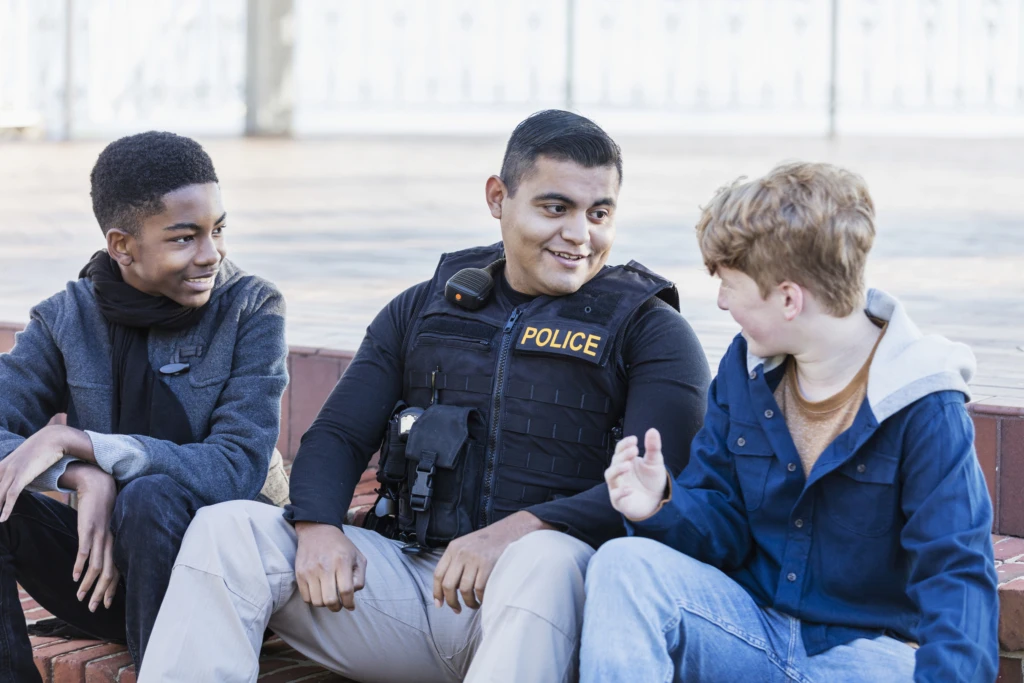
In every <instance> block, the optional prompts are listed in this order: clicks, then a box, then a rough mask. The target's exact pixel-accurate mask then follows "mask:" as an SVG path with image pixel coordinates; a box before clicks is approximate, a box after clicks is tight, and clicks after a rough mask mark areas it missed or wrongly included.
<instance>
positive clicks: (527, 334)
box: [519, 327, 537, 344]
mask: <svg viewBox="0 0 1024 683" xmlns="http://www.w3.org/2000/svg"><path fill="white" fill-rule="evenodd" d="M536 336H537V328H536V327H527V328H526V329H525V330H523V338H522V339H521V340H520V341H519V343H520V344H525V343H526V340H527V339H533V338H534V337H536Z"/></svg>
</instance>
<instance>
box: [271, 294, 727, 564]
mask: <svg viewBox="0 0 1024 683" xmlns="http://www.w3.org/2000/svg"><path fill="white" fill-rule="evenodd" d="M498 285H499V286H498V287H496V288H495V289H496V294H495V296H497V297H498V300H499V301H500V302H501V303H503V304H504V305H506V306H507V311H508V312H511V310H512V309H513V308H514V307H515V306H516V305H518V304H521V303H523V302H524V301H525V300H528V298H527V297H524V296H523V295H521V294H519V293H518V292H515V291H514V290H512V289H511V288H510V287H509V286H508V285H507V284H506V283H505V281H504V279H503V278H499V283H498ZM429 291H430V283H429V282H423V283H420V284H418V285H416V286H414V287H411V288H409V289H407V290H406V291H404V292H402V293H401V294H399V295H398V296H397V297H395V298H394V299H392V300H391V302H390V303H389V304H388V305H387V306H386V307H385V308H384V309H383V310H382V311H381V312H380V313H379V314H378V315H377V317H376V318H375V319H374V321H373V322H372V323H371V324H370V327H369V328H368V329H367V331H366V336H365V337H364V338H363V342H362V344H360V346H359V351H358V352H357V353H356V356H355V358H354V359H353V360H352V363H351V364H350V365H349V366H348V369H347V370H346V371H345V374H344V375H343V376H342V378H341V379H340V380H339V381H338V384H337V386H335V388H334V390H333V391H332V392H331V395H330V396H329V397H328V398H327V401H326V402H325V403H324V405H323V407H322V408H321V409H320V414H319V415H318V416H317V418H316V420H315V421H314V422H313V424H312V426H310V428H309V430H308V431H307V432H306V433H305V434H304V435H303V437H302V442H301V445H300V446H299V452H298V453H297V454H296V457H295V464H294V466H293V468H292V473H291V501H292V502H291V505H289V506H288V507H287V509H286V512H285V518H286V519H288V520H289V521H290V522H292V523H294V522H299V521H309V522H319V523H324V524H332V525H334V526H337V527H339V528H340V527H341V525H342V522H343V521H344V519H345V513H346V512H347V510H348V506H349V503H350V502H351V500H352V494H353V491H354V490H355V486H356V484H357V482H358V481H359V478H360V476H361V475H362V473H363V471H365V469H366V467H367V464H368V463H369V460H370V458H371V457H372V456H373V454H374V452H376V450H377V448H378V447H379V446H380V443H381V439H382V438H383V436H384V431H385V429H386V428H387V421H388V418H389V417H390V413H391V410H392V409H393V408H394V406H395V404H396V403H397V402H398V401H399V400H400V399H401V397H402V378H403V358H402V354H403V348H404V346H405V334H406V331H407V330H408V328H409V327H410V326H411V325H412V323H413V321H414V320H415V318H416V313H417V311H418V310H419V309H420V307H421V305H422V303H423V302H424V300H425V297H426V296H427V294H428V293H429ZM616 362H617V363H618V367H619V370H620V372H622V373H624V376H625V377H626V380H627V392H628V393H627V399H626V414H625V418H624V423H623V433H624V434H625V435H627V436H628V435H631V434H635V435H637V436H639V437H640V441H641V450H642V444H643V434H644V433H645V432H646V431H647V429H648V428H650V427H656V428H657V429H658V430H659V431H660V432H661V435H662V441H663V444H664V449H665V450H664V453H665V461H666V465H667V466H668V468H669V470H670V471H671V473H672V475H673V476H674V475H676V474H678V473H679V472H680V471H681V470H682V468H683V467H684V466H685V465H686V462H687V461H688V460H689V454H690V442H691V441H692V440H693V437H694V436H695V435H696V434H697V432H698V431H699V430H700V428H701V425H702V424H703V421H704V411H705V407H706V398H707V388H708V384H709V383H710V371H709V369H708V364H707V360H706V359H705V356H704V351H703V349H702V348H701V346H700V342H698V341H697V337H696V335H695V334H694V332H693V330H692V329H691V328H690V325H689V324H688V323H687V322H686V321H685V320H684V319H683V317H682V316H681V315H679V313H677V312H676V311H675V310H674V309H672V308H671V307H670V306H668V305H667V304H665V303H663V302H661V301H660V300H659V299H652V300H651V301H649V302H647V303H646V304H644V305H643V306H641V307H640V309H639V310H638V311H637V313H636V314H634V316H633V319H632V320H631V321H630V322H629V324H628V325H627V327H626V333H625V335H624V338H623V342H622V344H621V345H620V346H619V354H618V357H617V358H616ZM526 510H527V511H529V512H530V513H532V514H534V515H535V516H537V517H538V518H539V519H540V520H542V521H544V522H546V523H548V524H550V525H552V526H554V527H555V528H557V529H561V530H562V531H565V532H567V533H569V534H571V535H573V536H575V537H577V538H580V539H582V540H584V541H586V542H587V543H590V544H591V545H593V546H595V547H596V546H598V545H600V544H601V543H603V542H604V541H606V540H608V539H610V538H614V537H616V536H620V535H622V534H623V533H624V532H625V529H624V527H623V523H622V518H621V516H620V515H619V513H618V512H616V511H615V510H614V509H613V508H612V506H611V503H610V501H609V499H608V487H607V486H606V485H605V484H600V485H598V486H595V487H594V488H592V489H590V490H588V491H584V492H583V493H579V494H577V495H575V496H571V497H567V498H560V499H557V500H552V501H548V502H545V503H541V504H538V505H534V506H531V507H528V508H526Z"/></svg>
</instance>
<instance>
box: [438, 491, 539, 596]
mask: <svg viewBox="0 0 1024 683" xmlns="http://www.w3.org/2000/svg"><path fill="white" fill-rule="evenodd" d="M550 528H551V527H550V526H549V525H547V524H545V523H544V522H542V521H540V520H539V519H537V518H536V517H535V516H534V515H532V514H530V513H529V512H526V511H524V510H520V511H519V512H516V513H515V514H512V515H509V516H508V517H506V518H505V519H503V520H501V521H500V522H495V523H494V524H492V525H490V526H488V527H484V528H483V529H480V530H479V531H474V532H473V533H471V534H466V535H465V536H462V537H460V538H457V539H455V540H454V541H452V542H451V543H449V544H448V547H447V548H446V549H445V551H444V555H442V556H441V560H440V561H439V562H438V563H437V568H436V569H435V570H434V605H435V606H436V607H441V606H442V605H443V603H445V602H447V603H448V606H449V607H451V608H452V610H453V611H454V612H455V613H456V614H458V613H459V612H461V611H462V606H461V605H460V604H459V594H460V593H461V594H462V600H463V602H465V603H466V607H471V608H473V609H478V608H479V607H480V603H481V602H483V600H484V589H485V588H486V587H487V579H489V578H490V576H491V572H492V571H493V570H494V565H496V564H497V563H498V558H499V557H501V554H502V553H503V552H505V548H507V547H508V546H509V545H511V544H512V543H513V542H515V541H518V540H519V539H520V538H522V537H523V536H525V535H526V534H528V533H530V532H531V531H538V530H540V529H550Z"/></svg>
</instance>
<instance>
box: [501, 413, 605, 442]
mask: <svg viewBox="0 0 1024 683" xmlns="http://www.w3.org/2000/svg"><path fill="white" fill-rule="evenodd" d="M502 428H503V429H504V430H505V431H508V432H515V433H517V434H527V435H529V436H538V437H541V438H543V439H555V440H557V441H567V442H569V443H578V444H583V445H584V446H594V447H596V448H607V447H608V433H607V432H600V431H598V430H596V429H588V428H587V427H577V426H576V425H574V424H565V423H563V424H561V425H560V424H558V423H556V422H550V421H548V420H541V419H539V418H530V417H523V416H522V415H511V414H507V413H506V415H505V421H504V422H503V423H502Z"/></svg>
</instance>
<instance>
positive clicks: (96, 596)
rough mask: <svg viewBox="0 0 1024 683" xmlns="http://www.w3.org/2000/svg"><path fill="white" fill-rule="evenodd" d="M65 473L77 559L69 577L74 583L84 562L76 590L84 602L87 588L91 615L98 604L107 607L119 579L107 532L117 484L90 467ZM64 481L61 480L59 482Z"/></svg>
mask: <svg viewBox="0 0 1024 683" xmlns="http://www.w3.org/2000/svg"><path fill="white" fill-rule="evenodd" d="M68 470H70V471H71V474H72V477H73V478H74V483H75V486H74V488H75V490H76V491H77V492H78V556H77V557H76V558H75V568H74V570H73V574H72V578H73V579H74V580H75V581H78V579H79V578H80V577H81V576H82V570H84V569H85V566H86V562H88V565H89V568H88V570H87V571H86V572H85V577H84V578H82V583H81V585H79V587H78V600H79V601H82V600H84V599H85V596H86V595H88V594H89V589H90V588H91V589H92V596H91V597H90V598H89V611H90V612H95V611H96V610H97V608H99V606H100V604H102V605H103V606H104V607H108V608H109V607H110V604H111V603H112V602H113V601H114V595H115V594H116V593H117V583H118V581H119V580H120V578H121V574H120V572H118V570H117V567H116V566H115V565H114V535H113V534H112V533H111V532H110V517H111V515H112V514H113V512H114V500H115V499H116V498H117V484H116V483H115V482H114V478H113V477H111V476H110V475H109V474H107V473H106V472H104V471H103V470H101V469H99V468H98V467H94V466H93V465H84V464H80V463H71V464H70V465H68ZM67 479H68V477H66V476H65V477H62V478H61V481H62V482H63V481H66V480H67ZM94 584H95V587H94Z"/></svg>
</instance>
